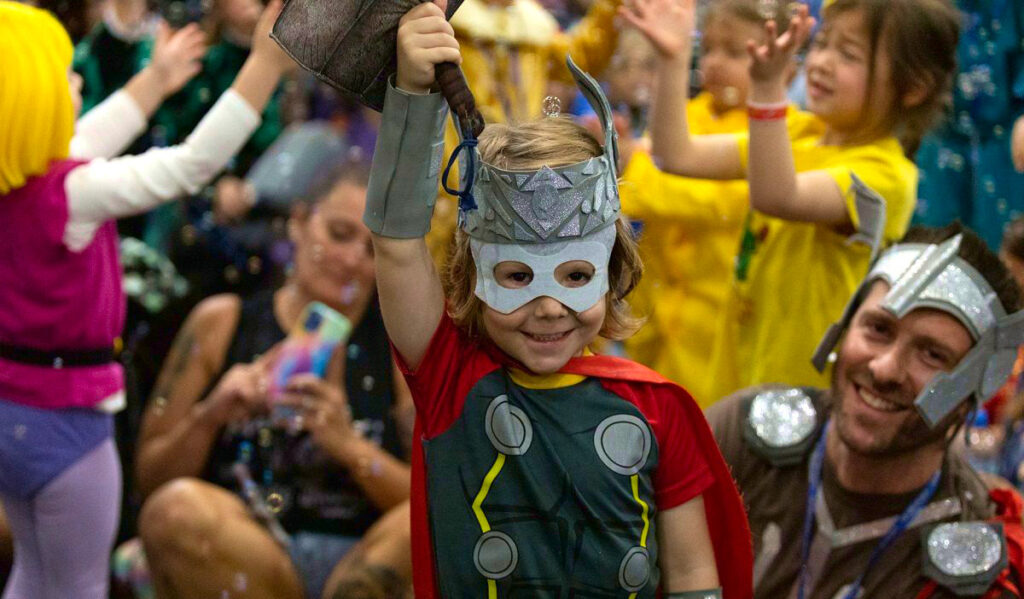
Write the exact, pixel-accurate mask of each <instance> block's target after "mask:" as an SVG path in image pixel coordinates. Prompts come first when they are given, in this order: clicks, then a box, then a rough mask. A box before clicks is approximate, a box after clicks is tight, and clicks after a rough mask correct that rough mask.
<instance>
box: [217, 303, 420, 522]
mask: <svg viewBox="0 0 1024 599" xmlns="http://www.w3.org/2000/svg"><path fill="white" fill-rule="evenodd" d="M273 298H274V294H273V292H272V291H267V292H262V293H259V294H257V295H254V296H253V297H251V298H249V299H246V300H244V301H243V302H242V307H241V313H240V315H239V320H238V328H237V329H236V331H235V336H234V338H233V339H232V340H231V345H230V346H229V348H228V351H227V355H226V356H225V361H224V367H223V370H222V371H221V373H220V375H218V376H217V377H216V378H215V379H214V383H213V385H211V387H210V389H212V388H213V386H214V385H215V384H216V382H217V381H218V380H219V379H220V376H222V375H223V374H224V372H226V371H227V370H228V369H229V368H231V366H233V365H235V364H238V363H249V362H252V361H253V360H254V359H256V358H257V357H258V356H259V355H260V354H262V353H264V352H266V351H267V350H269V349H270V348H271V347H272V346H273V345H274V344H275V343H278V342H279V341H281V340H283V339H284V338H285V336H286V335H285V332H284V331H282V330H281V327H280V326H278V324H277V320H276V318H275V317H274V301H273ZM346 351H347V362H346V368H345V388H346V390H347V393H348V400H349V405H350V406H351V408H352V419H353V425H354V426H355V427H356V428H357V430H359V431H361V432H362V433H363V435H364V436H365V437H366V438H367V439H369V440H371V441H373V442H374V443H377V444H378V445H380V446H381V447H383V448H384V449H385V450H386V451H388V452H389V453H391V454H392V455H395V456H397V457H403V450H402V443H401V441H400V439H399V437H398V433H397V427H396V425H395V421H394V418H393V416H392V406H393V403H394V393H393V388H392V362H391V350H390V347H389V345H388V339H387V334H386V332H385V330H384V321H383V320H382V318H381V314H380V307H379V305H378V304H377V300H376V298H374V300H373V301H372V302H371V303H370V306H369V307H368V308H367V310H366V314H365V315H364V316H363V319H362V321H361V322H360V323H359V325H358V326H356V328H355V330H354V331H353V332H352V336H351V338H350V339H349V342H348V347H347V350H346ZM208 391H209V390H208ZM239 460H241V461H243V462H245V463H246V464H247V465H248V466H249V470H250V472H251V473H252V477H253V479H254V480H255V481H256V483H257V484H258V485H260V487H261V488H262V490H263V494H264V498H265V500H266V501H267V504H268V506H269V507H270V508H271V510H272V511H274V512H276V514H277V517H278V518H279V519H280V521H281V524H282V525H283V526H284V528H285V529H286V530H288V531H289V532H292V531H297V530H308V531H315V532H325V533H333V534H340V535H350V536H358V535H361V534H362V533H363V532H365V531H366V529H367V528H369V527H370V525H371V524H373V522H374V521H375V520H376V519H377V518H378V517H379V515H380V513H379V512H378V511H377V509H376V508H375V507H374V505H373V503H371V502H370V501H369V499H367V498H366V497H365V495H364V494H363V492H362V491H361V490H360V488H359V485H357V484H356V483H355V481H353V480H352V478H351V476H350V475H349V473H348V471H347V470H345V469H344V468H342V467H341V466H339V465H338V464H336V463H335V462H334V461H333V460H331V458H330V457H328V456H327V454H325V453H324V452H323V451H321V450H320V449H319V448H317V447H316V445H315V444H314V443H313V441H312V439H311V438H310V437H309V435H307V434H305V433H302V434H299V435H293V434H291V433H289V432H287V431H282V430H278V429H272V428H269V427H265V426H262V427H261V426H249V427H246V430H243V431H230V430H224V431H223V432H222V433H221V437H220V438H219V440H218V441H217V443H216V444H215V445H214V448H213V449H212V451H211V453H210V457H209V460H208V461H207V465H206V469H205V473H204V475H203V477H204V478H205V479H206V480H208V481H210V482H212V483H214V484H217V485H220V486H222V487H225V488H228V489H232V490H234V491H235V492H238V490H239V485H238V481H237V479H236V478H235V476H234V474H233V471H232V467H233V465H234V464H235V462H236V461H239Z"/></svg>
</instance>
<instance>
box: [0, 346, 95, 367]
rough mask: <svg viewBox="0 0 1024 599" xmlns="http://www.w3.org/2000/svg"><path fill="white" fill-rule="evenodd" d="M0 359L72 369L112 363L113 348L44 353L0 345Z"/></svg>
mask: <svg viewBox="0 0 1024 599" xmlns="http://www.w3.org/2000/svg"><path fill="white" fill-rule="evenodd" d="M0 358H3V359H5V360H11V361H12V362H21V363H23V364H32V365H33V366H49V367H51V368H74V367H81V366H102V365H104V364H110V363H111V362H113V361H114V348H112V347H106V348H103V349H56V350H51V351H45V350H41V349H34V348H31V347H21V346H18V345H6V344H4V343H0Z"/></svg>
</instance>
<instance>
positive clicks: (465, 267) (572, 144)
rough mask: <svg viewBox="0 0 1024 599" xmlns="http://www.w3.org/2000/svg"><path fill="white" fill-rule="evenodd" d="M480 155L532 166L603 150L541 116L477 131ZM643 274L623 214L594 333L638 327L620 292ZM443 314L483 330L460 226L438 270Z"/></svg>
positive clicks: (581, 133) (507, 164)
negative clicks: (601, 319) (599, 324)
mask: <svg viewBox="0 0 1024 599" xmlns="http://www.w3.org/2000/svg"><path fill="white" fill-rule="evenodd" d="M479 150H480V158H481V159H482V160H483V161H484V162H486V163H488V164H491V165H493V166H496V167H498V168H500V169H504V170H512V171H515V170H523V171H527V170H537V169H539V168H540V167H542V166H545V165H547V166H550V167H552V168H555V167H559V166H565V165H569V164H575V163H577V162H582V161H584V160H586V159H588V158H592V157H594V156H600V155H601V154H603V153H604V150H603V149H602V147H601V144H599V143H598V142H597V140H596V139H594V137H593V136H592V135H591V134H590V133H589V132H588V131H587V130H586V129H584V128H583V127H581V126H579V125H577V124H575V123H573V122H572V121H571V120H569V119H568V118H567V117H556V118H551V117H547V118H543V119H540V120H535V121H528V122H525V123H518V124H509V125H501V124H494V125H488V126H487V128H486V129H485V130H484V132H483V133H482V134H481V135H480V146H479ZM642 274H643V263H642V262H641V260H640V253H639V251H638V250H637V245H636V240H635V239H634V238H633V232H632V229H631V228H630V226H629V223H627V222H626V220H625V218H624V217H622V216H619V219H618V220H617V221H616V222H615V245H614V246H613V247H612V254H611V258H610V259H609V261H608V287H609V291H608V294H607V295H606V296H605V304H606V308H607V310H606V313H605V317H604V324H603V325H602V327H601V331H600V335H601V336H602V337H604V338H606V339H612V340H621V339H625V338H627V337H629V336H630V335H632V334H633V333H635V332H636V330H637V329H639V328H640V325H641V324H643V320H642V319H640V318H636V317H634V316H633V314H632V312H631V311H630V307H629V302H627V301H626V295H627V294H629V292H630V291H632V290H633V289H634V288H635V287H636V285H637V283H639V282H640V277H641V276H642ZM441 282H442V284H443V286H444V293H445V297H446V298H447V299H448V313H449V314H450V315H451V317H452V320H453V321H455V324H456V325H458V326H459V327H461V328H462V329H464V330H465V331H467V332H468V333H469V335H470V336H473V337H481V336H484V335H485V332H484V327H483V322H482V315H483V307H484V303H483V301H481V300H480V298H478V297H477V296H476V294H475V293H474V290H475V289H476V265H475V264H474V262H473V254H472V252H471V250H470V246H469V236H468V235H466V234H465V233H464V232H463V231H462V230H461V229H459V230H457V231H456V232H455V237H454V238H453V239H452V243H451V245H450V247H449V252H448V260H447V261H446V262H445V266H444V269H443V270H442V273H441Z"/></svg>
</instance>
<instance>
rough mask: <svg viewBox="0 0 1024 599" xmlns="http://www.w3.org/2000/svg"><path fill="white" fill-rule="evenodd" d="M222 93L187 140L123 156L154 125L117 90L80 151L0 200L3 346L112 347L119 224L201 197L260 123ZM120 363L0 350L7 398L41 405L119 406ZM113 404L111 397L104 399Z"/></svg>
mask: <svg viewBox="0 0 1024 599" xmlns="http://www.w3.org/2000/svg"><path fill="white" fill-rule="evenodd" d="M259 122H260V118H259V114H258V113H256V112H255V110H253V108H252V106H250V105H249V104H248V103H247V102H246V101H245V100H244V99H243V98H242V97H241V96H240V95H238V94H237V93H236V92H235V91H234V90H228V91H227V92H225V93H224V94H223V95H222V96H221V97H220V99H219V100H218V101H217V103H216V104H215V105H214V107H213V108H211V109H210V111H209V112H208V113H207V114H206V116H205V117H203V120H202V121H201V122H200V123H199V125H197V126H196V128H195V130H194V131H193V132H192V134H191V135H190V136H189V137H188V139H187V140H185V142H184V143H182V144H180V145H177V146H170V147H166V148H153V149H150V150H149V151H147V152H145V153H144V154H140V155H138V156H121V157H117V158H114V156H117V154H119V153H120V152H121V151H123V150H124V149H125V148H126V147H128V145H129V144H130V143H131V142H132V140H134V139H135V138H136V137H137V136H138V135H139V134H140V133H141V132H142V131H143V130H144V128H145V126H146V116H145V114H144V113H143V112H142V109H141V108H139V107H138V105H137V104H136V103H135V102H134V100H132V99H131V98H130V96H129V95H128V94H126V93H125V92H117V93H116V94H114V95H113V96H111V97H110V98H108V99H107V100H105V101H104V102H103V103H102V104H100V105H99V106H97V107H96V108H93V109H92V110H91V111H90V112H89V113H88V114H86V115H84V116H83V117H82V118H81V119H79V121H78V123H77V124H76V127H75V129H76V131H75V137H74V138H73V139H72V140H71V155H72V156H75V157H78V158H83V159H88V161H87V162H82V161H77V160H65V161H58V162H54V163H53V164H52V165H51V166H50V170H49V171H48V172H46V173H45V174H43V175H40V176H38V177H33V178H31V179H29V180H28V182H27V183H26V184H25V185H24V186H23V187H20V188H18V189H16V190H14V191H12V192H10V193H8V194H7V195H2V196H0V344H3V345H8V346H16V347H21V348H29V349H35V350H40V351H43V352H54V350H61V351H65V352H66V351H69V350H100V349H105V348H111V347H112V346H113V345H114V340H115V338H116V337H117V335H119V334H120V332H121V329H122V327H123V326H124V318H125V299H124V294H123V292H122V289H121V265H120V261H119V259H118V237H117V228H116V224H115V220H116V219H117V218H120V217H123V216H130V215H132V214H140V213H142V212H145V211H147V210H149V209H151V208H153V207H155V206H157V205H159V204H160V203H162V202H166V201H168V200H172V199H175V198H178V197H182V196H184V195H188V194H195V193H197V192H198V191H199V190H200V189H202V187H203V186H204V185H206V184H207V183H208V182H209V181H210V180H211V179H213V177H214V176H215V175H216V174H217V173H218V172H220V170H221V169H222V168H224V165H225V163H227V161H228V160H230V159H231V157H232V156H234V155H235V153H237V152H238V149H239V148H241V147H242V145H243V144H244V143H245V141H246V140H247V139H248V138H249V136H250V135H251V134H252V132H253V130H255V129H256V127H257V126H258V125H259ZM123 387H124V373H123V372H122V369H121V366H120V365H119V364H117V363H111V364H104V365H101V366H75V367H66V368H58V367H54V366H37V365H32V364H26V363H23V362H15V361H12V360H6V359H3V358H0V402H2V401H8V402H12V403H17V404H22V405H26V406H32V407H38V408H49V409H59V408H72V407H77V408H97V409H103V410H110V409H117V408H118V407H119V405H120V404H123V398H124V396H123V393H122V390H123ZM105 400H109V401H105Z"/></svg>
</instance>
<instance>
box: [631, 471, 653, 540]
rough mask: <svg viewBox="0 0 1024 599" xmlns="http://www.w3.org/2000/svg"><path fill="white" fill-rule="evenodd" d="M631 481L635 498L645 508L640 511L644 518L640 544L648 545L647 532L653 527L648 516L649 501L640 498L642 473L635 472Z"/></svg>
mask: <svg viewBox="0 0 1024 599" xmlns="http://www.w3.org/2000/svg"><path fill="white" fill-rule="evenodd" d="M629 483H630V485H631V486H632V487H633V499H636V502H637V503H639V504H640V508H641V509H642V510H643V511H642V512H641V513H640V517H641V518H643V520H644V530H643V532H641V533H640V546H641V547H647V533H648V532H649V531H650V529H651V521H650V519H648V517H647V512H648V510H649V508H648V506H647V503H646V502H645V501H644V500H643V499H640V475H638V474H634V475H633V476H631V477H629Z"/></svg>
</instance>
